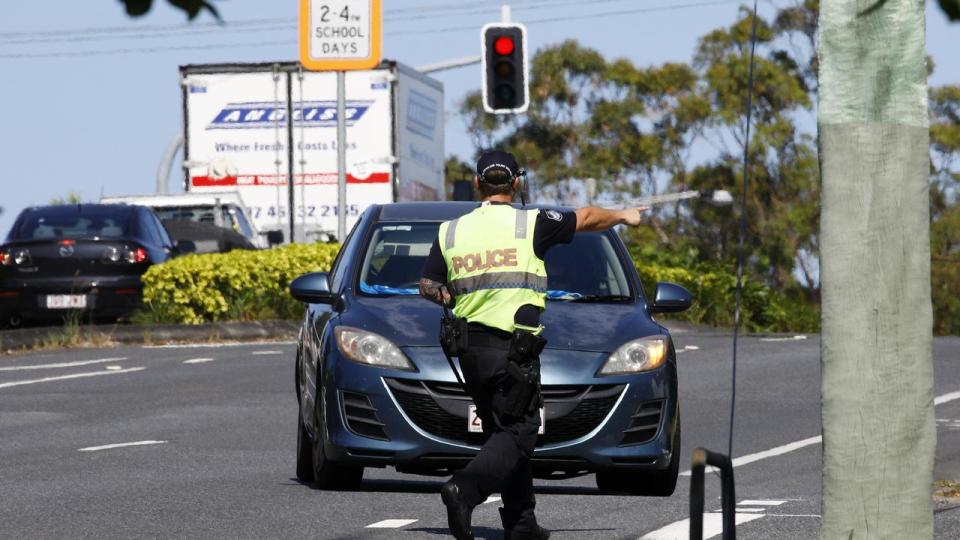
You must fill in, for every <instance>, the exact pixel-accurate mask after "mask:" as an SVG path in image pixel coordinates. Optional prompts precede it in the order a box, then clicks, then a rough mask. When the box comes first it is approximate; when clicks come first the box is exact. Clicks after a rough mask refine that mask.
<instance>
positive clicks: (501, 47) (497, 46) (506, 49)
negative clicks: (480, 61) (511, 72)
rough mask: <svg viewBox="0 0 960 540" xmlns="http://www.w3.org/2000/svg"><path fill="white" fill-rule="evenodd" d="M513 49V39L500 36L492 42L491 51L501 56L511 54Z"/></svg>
mask: <svg viewBox="0 0 960 540" xmlns="http://www.w3.org/2000/svg"><path fill="white" fill-rule="evenodd" d="M513 47H514V45H513V38H509V37H507V36H500V37H498V38H497V39H496V40H495V41H494V42H493V50H495V51H497V54H502V55H503V56H506V55H508V54H511V53H513Z"/></svg>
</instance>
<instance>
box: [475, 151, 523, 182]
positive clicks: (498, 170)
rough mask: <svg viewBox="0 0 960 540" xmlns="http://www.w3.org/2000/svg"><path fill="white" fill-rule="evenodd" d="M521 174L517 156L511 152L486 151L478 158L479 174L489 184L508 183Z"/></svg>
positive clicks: (481, 179) (482, 180)
mask: <svg viewBox="0 0 960 540" xmlns="http://www.w3.org/2000/svg"><path fill="white" fill-rule="evenodd" d="M519 174H520V165H518V164H517V158H515V157H513V154H511V153H509V152H502V151H500V150H492V151H490V152H484V153H483V155H481V156H480V159H478V160H477V176H479V177H480V181H481V182H486V183H488V184H508V183H510V182H511V181H513V179H514V178H515V177H517V176H519Z"/></svg>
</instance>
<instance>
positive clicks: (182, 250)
mask: <svg viewBox="0 0 960 540" xmlns="http://www.w3.org/2000/svg"><path fill="white" fill-rule="evenodd" d="M176 248H177V253H179V254H180V255H186V254H187V253H196V252H197V245H196V244H195V243H193V240H177V245H176Z"/></svg>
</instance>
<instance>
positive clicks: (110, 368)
mask: <svg viewBox="0 0 960 540" xmlns="http://www.w3.org/2000/svg"><path fill="white" fill-rule="evenodd" d="M103 369H108V370H110V371H119V370H121V369H123V366H104V367H103Z"/></svg>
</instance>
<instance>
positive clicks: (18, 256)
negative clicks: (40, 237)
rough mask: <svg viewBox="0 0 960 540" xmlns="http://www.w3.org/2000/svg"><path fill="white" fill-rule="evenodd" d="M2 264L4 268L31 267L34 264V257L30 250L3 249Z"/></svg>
mask: <svg viewBox="0 0 960 540" xmlns="http://www.w3.org/2000/svg"><path fill="white" fill-rule="evenodd" d="M0 264H2V265H3V266H30V265H31V264H33V257H31V256H30V250H28V249H22V248H21V249H16V248H13V249H9V248H8V249H2V250H0Z"/></svg>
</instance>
